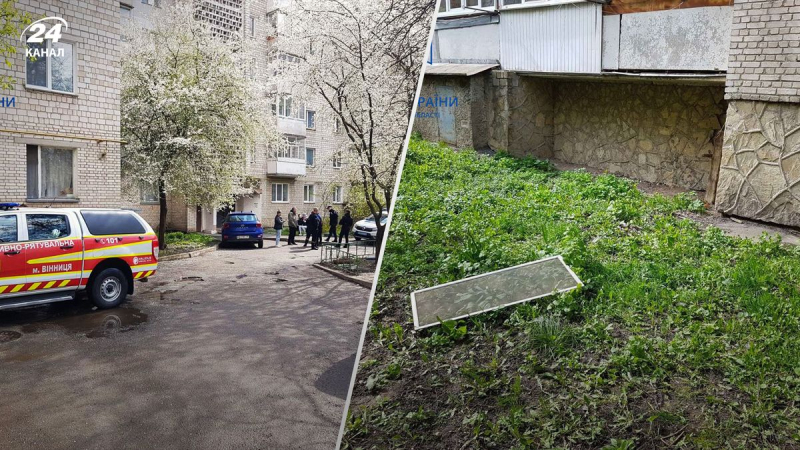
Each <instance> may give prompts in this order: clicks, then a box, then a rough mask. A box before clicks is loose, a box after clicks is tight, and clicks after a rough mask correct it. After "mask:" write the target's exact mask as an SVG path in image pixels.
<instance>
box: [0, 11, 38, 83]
mask: <svg viewBox="0 0 800 450" xmlns="http://www.w3.org/2000/svg"><path fill="white" fill-rule="evenodd" d="M29 23H31V17H30V15H29V14H27V13H25V12H22V11H19V10H18V9H17V8H15V7H14V1H13V0H0V60H2V61H0V62H2V64H3V65H5V66H6V67H8V68H11V65H12V64H11V61H12V59H14V56H15V55H16V54H17V44H18V43H19V40H18V39H19V35H20V33H22V31H23V29H24V28H25V26H26V25H28V24H29ZM13 84H14V78H13V77H10V76H0V89H11V88H12V87H13Z"/></svg>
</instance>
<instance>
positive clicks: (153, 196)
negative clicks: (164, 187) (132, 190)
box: [139, 181, 158, 203]
mask: <svg viewBox="0 0 800 450" xmlns="http://www.w3.org/2000/svg"><path fill="white" fill-rule="evenodd" d="M139 194H140V198H141V201H142V203H158V186H157V185H156V183H148V182H146V181H142V183H141V185H140V186H139Z"/></svg>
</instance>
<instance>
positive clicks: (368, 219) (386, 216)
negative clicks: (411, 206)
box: [364, 212, 389, 223]
mask: <svg viewBox="0 0 800 450" xmlns="http://www.w3.org/2000/svg"><path fill="white" fill-rule="evenodd" d="M387 219H389V214H388V213H386V212H384V213H383V216H381V223H386V220H387ZM364 221H365V222H375V216H367V217H365V218H364Z"/></svg>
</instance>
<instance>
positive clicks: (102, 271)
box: [0, 203, 158, 310]
mask: <svg viewBox="0 0 800 450" xmlns="http://www.w3.org/2000/svg"><path fill="white" fill-rule="evenodd" d="M157 268H158V238H157V237H156V234H155V233H154V232H153V229H152V228H150V225H148V224H147V222H145V221H144V219H142V218H141V217H139V215H138V214H136V213H134V212H133V211H125V210H121V209H96V208H20V207H19V205H18V204H16V203H0V310H2V309H11V308H18V307H23V306H31V305H40V304H45V303H53V302H60V301H66V300H74V299H75V298H76V296H77V295H78V294H79V293H81V292H85V293H87V294H88V296H89V299H90V300H91V301H92V302H93V303H94V304H95V305H96V306H97V307H98V308H113V307H115V306H118V305H120V304H121V303H122V302H124V301H125V298H126V297H127V296H128V294H133V284H134V283H133V282H134V281H136V280H139V281H145V280H147V279H148V278H149V277H151V276H153V274H155V273H156V269H157Z"/></svg>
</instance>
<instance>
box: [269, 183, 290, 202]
mask: <svg viewBox="0 0 800 450" xmlns="http://www.w3.org/2000/svg"><path fill="white" fill-rule="evenodd" d="M272 203H289V185H288V184H287V183H272Z"/></svg>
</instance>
